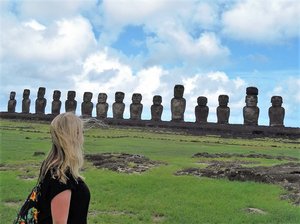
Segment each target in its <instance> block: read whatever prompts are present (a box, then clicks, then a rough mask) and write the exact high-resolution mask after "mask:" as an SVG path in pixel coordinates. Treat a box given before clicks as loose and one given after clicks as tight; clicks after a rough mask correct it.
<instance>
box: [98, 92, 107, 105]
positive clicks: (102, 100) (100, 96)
mask: <svg viewBox="0 0 300 224" xmlns="http://www.w3.org/2000/svg"><path fill="white" fill-rule="evenodd" d="M106 100H107V94H106V93H99V94H98V103H106Z"/></svg>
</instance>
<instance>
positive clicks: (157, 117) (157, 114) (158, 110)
mask: <svg viewBox="0 0 300 224" xmlns="http://www.w3.org/2000/svg"><path fill="white" fill-rule="evenodd" d="M161 102H162V98H161V96H159V95H156V96H154V97H153V105H152V106H151V120H152V121H161V115H162V112H163V106H162V105H161Z"/></svg>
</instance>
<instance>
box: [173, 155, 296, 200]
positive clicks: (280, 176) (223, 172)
mask: <svg viewBox="0 0 300 224" xmlns="http://www.w3.org/2000/svg"><path fill="white" fill-rule="evenodd" d="M200 155H203V156H204V157H205V158H222V157H221V155H219V154H218V155H217V156H218V157H215V156H216V154H209V153H201V154H199V153H198V154H196V155H195V156H194V157H201V156H200ZM229 155H232V154H229ZM260 155H262V154H257V155H254V154H253V155H251V157H250V158H261V157H260ZM227 156H228V154H225V158H229V157H227ZM246 156H247V155H246ZM254 156H257V157H254ZM234 157H237V154H236V155H235V156H234ZM247 158H249V157H247ZM284 158H285V159H287V158H290V160H293V159H292V157H284ZM294 159H295V158H294ZM175 174H176V175H195V176H203V177H210V178H227V179H228V180H231V181H255V182H262V183H270V184H279V185H280V186H282V187H283V188H284V189H286V190H287V193H286V194H285V195H282V196H281V198H282V199H288V200H291V201H292V202H293V203H294V204H295V205H298V206H299V205H300V163H295V162H289V163H285V164H279V165H275V166H271V167H264V166H257V167H243V166H242V164H240V163H238V162H237V161H228V162H227V161H211V162H210V163H209V164H208V166H207V167H205V168H188V169H184V170H180V171H177V172H176V173H175Z"/></svg>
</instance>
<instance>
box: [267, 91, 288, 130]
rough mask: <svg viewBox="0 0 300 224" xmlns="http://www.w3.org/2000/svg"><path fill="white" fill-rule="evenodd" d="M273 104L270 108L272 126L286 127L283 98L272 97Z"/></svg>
mask: <svg viewBox="0 0 300 224" xmlns="http://www.w3.org/2000/svg"><path fill="white" fill-rule="evenodd" d="M271 103H272V106H271V107H270V108H269V118H270V126H272V127H284V125H283V120H284V115H285V109H284V108H283V107H282V97H281V96H272V98H271Z"/></svg>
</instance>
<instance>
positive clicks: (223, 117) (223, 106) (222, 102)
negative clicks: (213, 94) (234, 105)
mask: <svg viewBox="0 0 300 224" xmlns="http://www.w3.org/2000/svg"><path fill="white" fill-rule="evenodd" d="M218 100H219V106H218V107H217V118H218V121H217V122H218V124H228V120H229V115H230V108H229V107H228V106H227V105H228V101H229V97H228V96H227V95H219V98H218Z"/></svg>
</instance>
